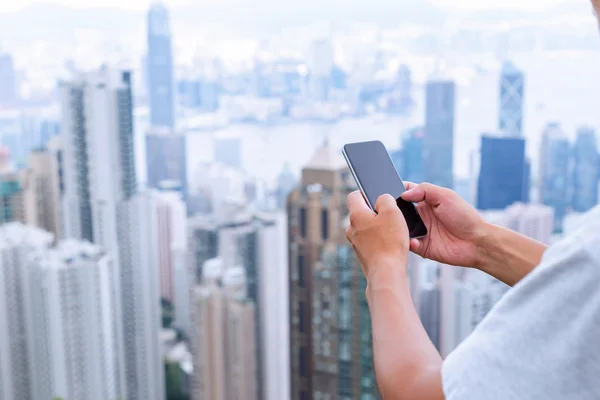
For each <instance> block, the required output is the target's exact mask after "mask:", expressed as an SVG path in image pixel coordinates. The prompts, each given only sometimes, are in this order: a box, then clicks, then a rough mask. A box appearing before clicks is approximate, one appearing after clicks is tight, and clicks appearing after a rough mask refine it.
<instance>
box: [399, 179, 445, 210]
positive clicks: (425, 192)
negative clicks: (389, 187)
mask: <svg viewBox="0 0 600 400" xmlns="http://www.w3.org/2000/svg"><path fill="white" fill-rule="evenodd" d="M448 192H451V191H450V190H448V189H445V188H443V187H440V186H435V185H432V184H431V183H421V184H420V185H418V186H416V187H415V188H412V189H410V190H408V191H406V192H404V193H402V198H403V199H404V200H406V201H410V202H413V203H420V202H422V201H425V202H426V203H427V204H429V205H431V206H433V207H437V206H439V205H440V204H441V203H442V202H443V201H444V199H445V198H446V197H448Z"/></svg>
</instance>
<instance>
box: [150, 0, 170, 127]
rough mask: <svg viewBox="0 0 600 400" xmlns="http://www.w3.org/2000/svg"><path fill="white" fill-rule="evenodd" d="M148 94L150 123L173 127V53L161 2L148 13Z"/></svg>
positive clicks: (166, 13) (166, 17)
mask: <svg viewBox="0 0 600 400" xmlns="http://www.w3.org/2000/svg"><path fill="white" fill-rule="evenodd" d="M147 28H148V55H147V65H146V68H147V72H148V94H149V100H150V124H151V125H152V126H155V127H166V128H170V129H173V128H175V100H174V93H173V91H174V88H173V86H174V80H173V54H172V44H171V26H170V22H169V11H168V10H167V8H166V7H165V6H164V5H163V4H161V3H155V4H153V5H152V6H151V7H150V9H149V10H148V27H147Z"/></svg>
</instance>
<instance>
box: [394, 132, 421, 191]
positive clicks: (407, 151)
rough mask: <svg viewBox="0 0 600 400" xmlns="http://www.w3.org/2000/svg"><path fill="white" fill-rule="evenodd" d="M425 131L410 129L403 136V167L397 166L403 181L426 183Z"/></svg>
mask: <svg viewBox="0 0 600 400" xmlns="http://www.w3.org/2000/svg"><path fill="white" fill-rule="evenodd" d="M424 138H425V130H424V129H423V128H422V127H416V128H412V129H409V130H408V131H406V132H405V133H404V135H403V136H402V152H403V157H402V165H401V166H398V165H396V168H399V167H400V168H399V169H400V170H399V171H398V172H400V176H401V177H402V179H403V180H406V181H410V182H415V183H421V182H424V181H425V164H424V158H423V141H424Z"/></svg>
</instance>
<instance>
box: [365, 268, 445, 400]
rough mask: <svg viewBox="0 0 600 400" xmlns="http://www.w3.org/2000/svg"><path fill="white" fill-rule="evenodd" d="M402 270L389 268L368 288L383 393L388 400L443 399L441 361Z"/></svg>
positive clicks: (376, 276)
mask: <svg viewBox="0 0 600 400" xmlns="http://www.w3.org/2000/svg"><path fill="white" fill-rule="evenodd" d="M404 271H405V269H404V268H398V265H389V266H387V267H385V268H383V269H382V271H381V274H380V275H375V276H372V277H371V279H370V280H369V285H368V287H367V301H368V303H369V309H370V311H371V319H372V326H373V352H374V359H375V372H376V376H377V384H378V387H379V391H380V394H381V396H382V398H383V399H385V400H396V399H397V400H404V399H406V400H442V399H444V394H443V390H442V375H441V367H442V358H441V357H440V355H439V353H438V352H437V350H436V348H435V347H434V346H433V343H431V341H430V340H429V337H428V336H427V332H425V329H424V328H423V325H422V324H421V321H420V319H419V316H418V315H417V312H416V310H415V307H414V305H413V302H412V300H411V298H410V293H409V289H408V279H407V277H406V274H405V272H404Z"/></svg>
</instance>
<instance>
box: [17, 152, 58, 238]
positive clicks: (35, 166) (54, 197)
mask: <svg viewBox="0 0 600 400" xmlns="http://www.w3.org/2000/svg"><path fill="white" fill-rule="evenodd" d="M25 176H26V180H27V184H26V185H25V194H24V196H25V201H26V202H29V203H30V204H28V206H29V209H31V210H34V211H35V213H34V215H32V220H31V221H30V223H31V224H32V225H33V226H37V227H38V228H40V229H43V230H45V231H48V232H52V233H53V234H54V237H55V238H56V240H59V239H60V238H61V237H62V229H61V228H62V222H61V193H60V176H59V166H58V157H57V154H56V152H55V151H53V150H48V149H44V150H37V151H34V152H32V153H31V154H30V155H29V163H28V169H27V170H26V171H25Z"/></svg>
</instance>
